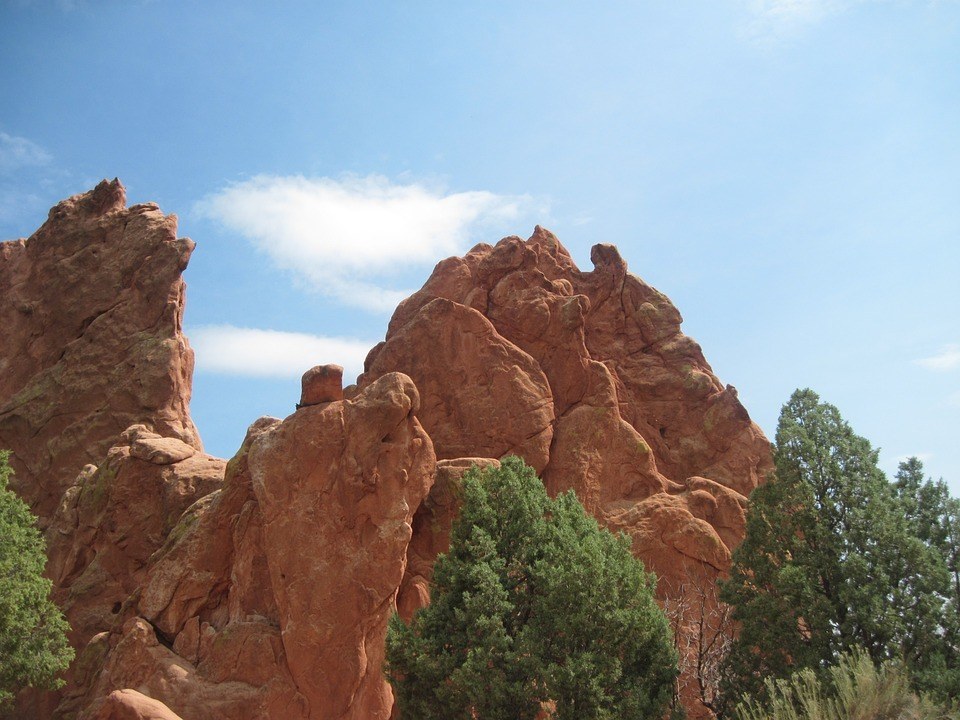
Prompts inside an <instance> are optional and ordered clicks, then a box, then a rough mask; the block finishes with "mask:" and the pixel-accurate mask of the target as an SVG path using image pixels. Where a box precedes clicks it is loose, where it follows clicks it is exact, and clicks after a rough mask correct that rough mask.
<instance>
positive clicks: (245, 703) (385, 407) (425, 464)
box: [0, 182, 770, 720]
mask: <svg viewBox="0 0 960 720" xmlns="http://www.w3.org/2000/svg"><path fill="white" fill-rule="evenodd" d="M123 205H124V200H123V189H122V187H121V186H120V185H119V183H116V182H114V183H107V182H104V183H101V185H99V186H98V187H97V189H96V190H94V191H92V192H91V193H87V194H85V195H81V196H77V197H74V198H71V199H70V200H67V201H65V202H64V203H61V204H60V205H58V206H57V207H56V208H54V209H53V210H52V211H51V217H50V220H48V222H47V223H46V224H45V225H44V226H43V227H42V228H41V229H40V230H39V231H38V232H37V233H36V234H35V235H34V236H33V237H31V238H30V239H29V240H27V241H17V242H14V243H5V244H4V245H2V246H0V250H2V254H0V289H2V295H0V297H2V299H3V303H2V304H0V318H2V319H3V320H4V322H8V323H9V326H10V328H11V333H10V335H11V343H10V344H9V345H8V346H7V347H6V349H5V350H4V351H3V352H5V353H6V354H5V355H3V356H2V357H0V367H2V368H3V369H4V372H3V374H2V375H0V446H7V447H10V448H11V449H12V450H13V451H14V460H15V467H16V469H17V472H18V473H19V490H20V492H21V493H22V494H23V495H24V496H25V497H27V498H29V499H30V501H31V503H32V504H33V506H34V508H35V511H37V512H40V513H41V516H42V517H43V520H44V524H45V526H46V527H47V538H48V543H49V553H50V564H49V565H48V574H49V575H50V577H51V578H52V579H53V580H54V582H55V586H56V589H55V593H56V599H57V601H58V602H59V604H60V605H61V607H63V608H64V611H65V613H66V614H67V617H68V619H69V620H70V622H71V624H72V627H73V631H72V634H71V641H72V642H73V643H74V645H75V647H76V648H77V650H78V657H77V659H76V661H75V662H74V664H73V666H72V667H71V669H70V671H69V673H68V674H67V680H68V685H67V687H66V688H65V689H64V690H63V692H61V693H59V694H46V695H24V696H23V697H22V698H21V706H20V709H21V712H22V713H23V714H24V716H26V717H38V718H39V717H80V718H114V717H117V718H120V717H175V716H176V715H177V714H178V715H180V716H182V717H184V718H190V719H191V720H193V719H195V718H197V719H204V718H211V719H213V718H217V719H218V720H219V719H230V720H233V719H236V720H241V719H247V718H250V719H252V718H262V717H265V718H271V717H273V718H285V719H287V718H289V719H292V720H298V719H303V720H306V719H308V718H313V719H318V718H323V719H327V718H330V719H336V720H340V719H343V720H346V719H348V718H349V719H355V720H361V719H362V720H368V719H372V720H377V719H379V720H386V718H388V717H390V715H391V710H392V693H391V691H390V687H389V685H388V684H387V683H386V682H385V680H384V678H383V675H382V673H381V667H382V662H383V638H384V634H385V627H386V621H387V619H388V618H389V616H390V615H391V614H392V613H393V612H394V611H395V610H396V609H397V608H399V610H400V612H401V614H402V615H404V616H407V617H408V616H409V615H410V614H412V613H413V612H414V611H415V610H416V609H417V608H418V607H421V606H423V605H424V604H425V603H427V602H429V592H430V590H429V588H430V577H431V573H432V566H433V562H434V559H435V558H436V555H437V554H438V553H439V552H443V551H444V550H445V549H446V547H447V544H448V542H449V531H450V524H451V522H452V520H453V518H454V517H455V516H456V513H457V511H458V508H457V497H458V495H457V492H456V485H457V483H458V480H459V477H460V476H461V475H462V473H463V472H464V471H465V470H466V469H467V468H468V467H469V466H470V465H471V464H473V463H495V462H497V459H498V458H500V457H502V456H503V455H505V454H508V453H515V454H519V455H521V456H522V457H524V458H525V459H526V460H527V462H528V463H530V464H531V465H533V466H534V467H535V468H536V469H537V470H538V472H539V473H540V474H541V476H542V477H543V479H544V481H545V483H546V484H547V487H548V489H549V490H550V491H551V492H554V493H555V492H560V491H563V490H565V489H567V488H573V489H575V491H576V492H577V494H578V495H579V497H580V498H581V500H582V501H583V502H584V504H585V505H586V506H587V507H588V509H589V510H590V511H591V512H593V513H594V514H595V515H596V516H597V517H598V518H599V519H600V520H601V522H602V523H604V524H605V525H607V526H608V527H611V528H613V529H617V530H623V531H625V532H627V533H628V534H630V535H631V536H632V538H633V542H634V549H635V552H636V553H637V554H638V555H639V556H640V557H641V558H643V559H644V561H645V562H646V563H647V565H648V567H650V568H652V569H654V570H655V571H656V572H657V573H658V574H659V575H660V577H661V583H660V586H659V592H660V595H661V598H662V599H663V601H664V602H665V603H667V604H671V603H672V604H673V606H676V607H680V608H681V610H680V613H679V616H678V622H679V625H680V626H681V629H682V628H683V627H685V626H686V625H689V624H691V623H695V622H696V621H698V619H699V618H701V617H702V616H703V614H704V610H705V609H707V610H709V608H710V607H712V605H711V604H712V603H714V599H713V597H712V596H710V597H707V598H705V599H704V598H701V597H697V598H693V600H695V601H694V602H686V601H687V600H690V599H691V597H692V596H691V590H690V588H691V587H698V588H702V587H710V586H712V582H713V580H714V579H715V578H716V577H717V576H718V574H720V573H722V572H724V571H725V570H726V569H727V568H728V567H729V562H730V551H731V550H732V548H733V547H735V545H736V544H737V543H738V542H739V541H740V539H741V537H742V534H743V528H744V509H745V502H746V501H745V495H746V494H747V493H748V492H749V491H750V490H751V489H752V488H753V487H754V486H755V485H756V484H757V483H758V482H761V481H762V479H763V477H764V475H765V473H766V472H767V471H768V469H769V468H770V454H769V445H768V443H767V441H766V440H765V439H764V437H763V435H762V433H761V432H760V431H759V429H758V428H757V427H756V426H755V425H754V424H753V423H751V422H750V419H749V416H748V415H747V413H746V410H744V408H743V407H742V405H741V404H740V403H739V401H738V400H737V396H736V392H735V391H734V390H733V389H732V388H730V387H725V386H724V385H723V384H722V383H721V382H720V381H719V380H718V379H717V378H716V377H715V376H714V374H713V373H712V371H711V369H710V367H709V365H708V364H707V362H706V360H705V359H704V357H703V354H702V352H701V350H700V348H699V346H698V345H697V344H696V343H695V342H694V341H692V340H691V339H689V338H687V337H686V336H684V335H683V334H682V333H681V332H680V322H681V318H680V315H679V313H678V312H677V310H676V309H675V308H674V307H673V305H672V304H671V303H670V301H669V300H668V299H667V298H666V297H665V296H663V295H662V294H660V293H659V292H657V291H656V290H654V289H653V288H651V287H649V286H648V285H646V284H645V283H643V282H642V281H641V280H639V279H638V278H636V277H634V276H632V275H630V274H629V273H628V272H627V269H626V264H625V263H624V262H623V260H622V259H621V258H620V256H619V255H618V254H617V251H616V250H615V249H614V248H613V247H611V246H605V245H598V246H596V247H595V248H594V251H593V258H592V259H593V263H594V269H593V270H592V271H589V272H583V271H580V270H579V269H578V268H577V267H576V266H575V264H574V263H573V261H572V259H571V258H570V256H569V254H568V253H567V252H566V250H565V249H564V248H563V247H562V246H561V245H560V243H559V242H558V241H557V239H556V238H555V237H554V236H553V235H552V234H550V233H549V232H547V231H545V230H542V229H540V228H537V230H536V231H535V233H534V235H533V237H531V238H530V239H529V240H526V241H523V240H521V239H519V238H506V239H504V240H502V241H501V242H500V243H498V244H497V245H496V246H489V245H479V246H477V247H476V248H474V249H473V250H472V251H471V252H469V253H468V254H467V255H466V256H464V257H462V258H449V259H447V260H444V261H443V262H441V263H440V264H438V265H437V268H436V269H435V271H434V273H433V275H432V276H431V277H430V279H429V280H428V281H427V283H426V284H425V285H424V287H423V288H422V289H421V290H420V291H418V292H417V293H416V294H414V295H413V296H412V297H411V298H409V299H408V300H406V301H404V302H403V303H402V304H401V305H400V307H399V308H398V309H397V311H396V313H395V314H394V317H393V319H392V320H391V322H390V325H389V328H388V331H387V334H386V339H385V341H384V342H383V343H381V344H379V345H378V346H377V347H375V348H374V349H373V350H372V351H371V352H370V355H369V356H368V358H367V363H366V368H365V372H364V374H363V375H362V376H361V377H360V378H358V382H357V384H356V385H353V386H350V387H348V388H346V389H342V378H341V371H340V369H339V368H337V367H335V366H322V367H317V368H314V369H312V370H310V371H308V372H307V373H306V374H305V376H304V386H303V394H302V396H301V402H300V404H299V405H298V409H297V411H296V412H295V413H294V414H292V415H291V416H290V417H288V418H286V419H285V420H278V419H274V418H261V419H260V420H257V421H256V422H255V423H253V425H251V427H250V429H249V431H248V433H247V436H246V438H245V439H244V441H243V444H242V446H241V447H240V449H239V451H238V452H237V454H236V455H235V456H234V458H233V459H232V460H230V462H229V463H224V462H223V461H222V460H219V459H217V458H212V457H210V456H208V455H205V454H204V453H203V452H202V450H201V448H200V443H199V440H198V438H197V435H196V431H195V429H194V428H193V425H192V423H191V422H190V419H189V414H188V408H187V403H188V400H189V394H190V374H191V369H192V354H191V352H190V350H189V347H188V346H187V344H186V340H185V339H184V338H183V336H182V334H181V332H180V320H181V318H182V313H183V282H182V280H181V278H180V273H181V272H182V270H183V268H184V267H185V264H186V261H187V259H188V257H189V253H190V251H191V250H192V247H193V245H192V243H191V242H190V241H189V240H183V239H181V240H178V239H176V224H175V219H173V218H171V217H166V216H163V215H162V214H161V213H160V212H159V210H157V209H156V207H155V206H153V205H142V206H135V207H133V208H129V209H125V208H124V206H123ZM318 360H323V359H322V358H318ZM692 680H693V678H692V676H691V675H690V674H689V673H687V675H686V676H685V678H684V683H685V686H684V687H683V688H682V694H683V697H684V700H685V703H686V705H687V707H688V709H689V710H690V711H691V712H692V714H693V715H694V716H701V715H703V714H704V712H703V708H702V707H700V706H698V705H697V703H696V688H695V686H694V684H693V683H692ZM161 703H162V704H161ZM164 713H166V714H164Z"/></svg>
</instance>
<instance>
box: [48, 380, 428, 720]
mask: <svg viewBox="0 0 960 720" xmlns="http://www.w3.org/2000/svg"><path fill="white" fill-rule="evenodd" d="M419 402H420V399H419V394H418V393H417V389H416V387H415V386H414V385H413V382H412V381H411V380H410V378H408V377H406V376H404V375H401V374H399V373H390V374H387V375H384V376H383V377H381V378H380V379H379V380H377V381H376V382H375V383H372V384H371V385H370V386H368V387H367V388H365V389H364V390H363V391H362V392H360V393H358V394H357V395H356V396H355V397H354V398H353V399H351V400H346V401H328V402H325V403H318V404H313V405H306V406H303V407H302V408H300V409H299V410H298V411H297V412H296V413H294V414H293V415H291V416H290V417H288V418H287V419H286V420H283V421H281V420H276V419H273V418H263V419H261V420H259V421H257V422H256V423H254V424H253V425H252V426H251V428H250V430H249V431H248V433H247V437H246V439H245V441H244V443H243V446H242V447H241V449H240V451H239V452H238V453H237V455H236V456H235V457H234V458H233V459H232V460H231V461H230V463H229V465H228V467H227V470H226V476H225V478H224V481H223V487H222V488H221V489H218V490H216V491H214V492H212V493H210V494H208V495H205V496H204V497H202V498H201V499H199V500H198V501H197V502H195V503H194V504H193V505H192V506H191V507H190V508H188V509H187V510H186V512H184V513H183V514H182V515H181V516H180V519H179V523H177V525H176V526H175V527H173V528H172V530H171V531H170V533H169V534H168V536H167V541H166V544H165V545H164V546H163V547H162V548H161V549H160V550H159V551H158V552H156V553H155V554H154V555H153V556H152V558H151V561H150V563H149V564H148V565H147V566H146V568H145V569H144V570H143V571H142V573H141V574H140V576H139V583H138V590H136V591H134V592H133V593H132V594H131V596H130V599H129V601H128V602H127V604H126V605H125V606H124V608H123V614H124V616H123V617H121V618H120V619H119V620H118V623H117V625H116V626H115V627H114V629H113V631H112V632H110V633H107V634H106V637H102V636H95V637H94V638H93V639H92V640H91V642H90V643H89V648H88V650H86V651H85V653H84V654H85V655H88V656H97V655H98V654H99V655H100V663H101V666H100V667H101V669H100V670H99V671H97V672H96V673H95V675H94V677H93V678H92V680H91V681H90V683H89V684H88V686H87V687H86V688H85V689H84V691H85V695H84V697H83V699H82V701H80V702H79V703H78V704H79V705H80V706H83V705H84V704H86V705H87V706H88V707H90V708H91V710H90V711H89V712H93V708H96V707H99V706H100V703H101V702H102V699H103V698H104V697H107V696H109V695H110V693H112V692H114V691H115V690H121V689H124V688H133V689H135V690H137V691H139V692H141V693H144V694H145V695H147V696H149V697H151V698H155V699H157V700H161V701H163V702H164V703H165V704H166V705H167V706H168V707H169V708H170V710H172V711H173V712H175V713H177V714H179V715H181V716H183V717H185V718H191V720H193V719H198V720H202V719H203V718H211V719H213V718H237V719H242V720H246V719H247V718H250V719H251V720H252V719H253V718H273V717H277V718H279V717H282V718H289V719H290V720H297V719H299V718H302V719H304V720H306V719H307V718H313V719H321V718H322V719H330V720H340V719H341V718H342V719H343V720H376V719H378V718H379V719H381V720H385V719H386V718H388V717H389V716H390V712H391V708H392V706H393V695H392V693H391V691H390V687H389V685H388V684H387V682H386V680H385V679H384V677H383V675H382V672H381V668H382V665H383V655H384V638H385V635H386V626H387V621H388V619H389V618H390V616H391V615H392V614H393V612H394V611H395V609H396V596H397V590H398V588H399V585H400V582H401V580H402V578H403V575H404V569H405V566H406V554H407V546H408V544H409V542H410V537H411V535H412V528H411V524H412V522H413V514H414V511H415V510H416V508H417V507H419V506H420V505H421V503H422V501H423V499H424V497H425V496H426V495H427V493H428V492H429V490H430V487H431V485H432V483H433V476H434V468H435V465H436V459H435V456H434V453H433V446H432V444H431V442H430V439H429V437H427V435H426V433H424V431H423V429H422V427H421V426H420V424H419V422H417V420H416V417H415V415H416V411H417V409H418V408H419ZM121 623H122V624H121ZM65 709H66V708H65V707H63V708H61V711H63V710H65Z"/></svg>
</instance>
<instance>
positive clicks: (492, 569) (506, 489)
mask: <svg viewBox="0 0 960 720" xmlns="http://www.w3.org/2000/svg"><path fill="white" fill-rule="evenodd" d="M653 589H654V578H653V576H651V575H649V574H647V573H646V572H645V571H644V569H643V565H642V564H641V563H640V562H639V561H638V560H637V559H635V558H634V557H633V555H632V554H631V553H630V545H629V541H628V540H627V539H626V538H624V537H615V536H614V535H612V534H610V533H609V532H607V531H605V530H601V529H600V528H599V527H598V526H597V523H596V521H595V520H594V519H593V518H591V517H589V516H588V515H587V514H586V513H585V512H584V510H583V507H582V506H581V505H580V503H579V502H578V501H577V499H576V497H575V495H574V494H573V493H572V492H569V493H566V494H564V495H561V496H560V497H558V498H557V499H555V500H551V499H550V498H549V497H548V496H547V494H546V491H545V490H544V488H543V484H542V483H541V482H540V480H539V479H538V478H537V476H536V474H535V473H534V472H533V470H532V469H531V468H529V467H527V466H526V465H524V464H523V462H522V461H521V460H520V459H518V458H507V459H505V460H504V461H503V465H502V466H501V467H500V468H499V469H486V470H478V469H476V468H474V469H472V470H471V471H469V472H468V473H467V474H466V475H465V476H464V478H463V507H462V509H461V513H460V517H459V519H458V520H457V521H456V522H455V523H454V526H453V530H452V536H451V543H450V552H449V553H448V554H447V555H442V556H440V557H439V558H438V559H437V563H436V566H435V571H434V578H433V586H432V601H431V604H430V605H429V606H428V607H426V608H424V609H422V610H420V611H419V612H417V613H416V614H415V616H414V618H413V620H412V622H411V624H410V625H409V626H408V625H406V624H405V623H403V621H401V620H400V619H399V618H398V617H396V616H395V617H394V618H393V619H392V621H391V623H390V628H389V633H388V637H387V661H388V677H389V678H390V681H391V683H392V684H393V686H394V689H395V691H396V696H397V701H398V704H399V706H400V710H401V714H402V716H403V717H404V718H405V720H432V719H434V718H436V719H438V720H439V719H441V718H442V719H443V720H457V719H461V718H462V719H463V720H467V719H471V720H499V719H501V718H502V719H504V720H505V719H507V718H510V719H511V720H514V719H516V720H523V719H527V718H529V719H532V718H534V717H536V716H537V714H538V713H539V712H541V711H543V712H546V713H547V717H550V718H556V719H557V720H592V719H597V720H599V719H609V720H613V719H614V718H616V720H620V719H621V718H622V719H630V718H638V719H639V718H657V717H660V715H661V714H662V712H663V710H664V708H665V705H666V703H667V701H668V700H669V698H670V695H671V690H672V683H673V680H674V678H675V676H676V672H677V671H676V662H677V658H676V654H675V652H674V650H673V647H672V643H671V637H670V630H669V627H668V624H667V621H666V618H665V617H664V615H663V613H662V612H661V611H660V609H659V608H658V607H657V605H656V602H655V601H654V599H653Z"/></svg>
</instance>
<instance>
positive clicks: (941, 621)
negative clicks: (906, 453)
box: [894, 457, 960, 700]
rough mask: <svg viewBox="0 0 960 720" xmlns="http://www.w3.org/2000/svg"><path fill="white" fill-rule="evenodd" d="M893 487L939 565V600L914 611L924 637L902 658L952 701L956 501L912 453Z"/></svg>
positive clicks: (956, 634) (925, 685)
mask: <svg viewBox="0 0 960 720" xmlns="http://www.w3.org/2000/svg"><path fill="white" fill-rule="evenodd" d="M894 490H895V492H896V495H897V501H898V503H899V507H900V509H901V512H902V513H903V516H904V518H905V521H906V522H907V523H908V526H909V528H910V531H911V532H912V533H913V534H914V535H915V536H916V537H917V538H918V539H919V540H920V541H921V542H922V543H923V544H924V545H925V546H926V547H927V548H928V550H929V551H930V552H932V553H933V554H934V555H935V556H936V558H937V562H938V563H939V564H940V566H941V567H940V569H939V571H938V572H936V573H935V574H933V573H932V574H931V575H930V578H929V579H930V580H931V581H932V582H936V586H935V589H934V590H935V592H936V593H937V594H938V596H939V599H940V602H936V607H935V610H934V611H932V612H929V611H928V612H923V611H921V612H917V613H915V614H914V615H913V618H914V620H915V622H917V623H919V622H920V621H922V620H924V619H926V620H927V623H926V625H927V626H926V627H920V628H918V629H917V630H916V631H915V633H916V634H917V635H918V636H921V638H922V639H923V640H926V642H917V643H916V649H915V652H914V653H912V654H911V655H909V656H907V658H906V660H907V662H908V663H909V664H910V666H911V668H912V669H913V671H914V674H915V677H916V679H917V685H918V686H919V687H920V689H922V690H924V691H926V692H929V693H931V694H932V695H934V696H936V697H939V698H941V699H952V700H956V699H957V698H960V500H957V498H953V497H951V496H950V492H949V490H948V488H947V484H946V483H945V482H944V481H943V480H939V481H937V482H934V481H933V480H931V479H926V478H924V474H923V463H922V462H921V461H920V459H919V458H916V457H912V458H909V459H907V460H905V461H904V462H901V463H900V467H899V469H898V470H897V475H896V480H895V482H894ZM923 600H926V601H927V602H928V603H929V602H930V601H931V599H930V598H923V599H921V600H920V602H922V601H923Z"/></svg>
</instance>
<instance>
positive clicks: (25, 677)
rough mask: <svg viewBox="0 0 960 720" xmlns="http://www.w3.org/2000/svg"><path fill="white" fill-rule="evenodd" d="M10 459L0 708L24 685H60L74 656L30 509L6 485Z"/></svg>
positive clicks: (2, 510)
mask: <svg viewBox="0 0 960 720" xmlns="http://www.w3.org/2000/svg"><path fill="white" fill-rule="evenodd" d="M8 459H9V452H7V451H6V450H0V706H2V705H4V704H7V703H9V702H10V701H11V700H12V699H13V697H14V694H15V693H16V692H17V691H18V690H20V689H22V688H26V687H36V688H45V689H49V688H54V687H58V686H59V682H58V681H57V678H56V676H57V673H59V672H60V671H61V670H64V669H65V668H66V667H67V666H68V665H69V664H70V661H71V660H72V659H73V649H72V648H71V647H70V646H69V645H68V644H67V637H66V634H67V631H68V630H69V629H70V628H69V625H67V621H66V620H64V618H63V615H62V614H61V613H60V610H59V609H58V608H57V606H56V605H54V604H53V603H52V602H51V601H50V588H51V583H50V581H49V580H47V579H46V578H44V577H43V568H44V565H45V564H46V562H47V558H46V554H45V551H44V543H43V537H42V536H41V535H40V531H39V530H38V529H37V527H36V524H35V522H36V519H35V518H34V516H33V515H32V514H31V513H30V508H28V507H27V505H26V503H24V502H23V501H22V500H21V499H20V498H18V497H17V496H16V495H15V494H14V493H13V492H12V491H11V490H8V489H7V483H8V481H9V479H10V475H11V473H12V471H11V469H10V465H9V463H8Z"/></svg>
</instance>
